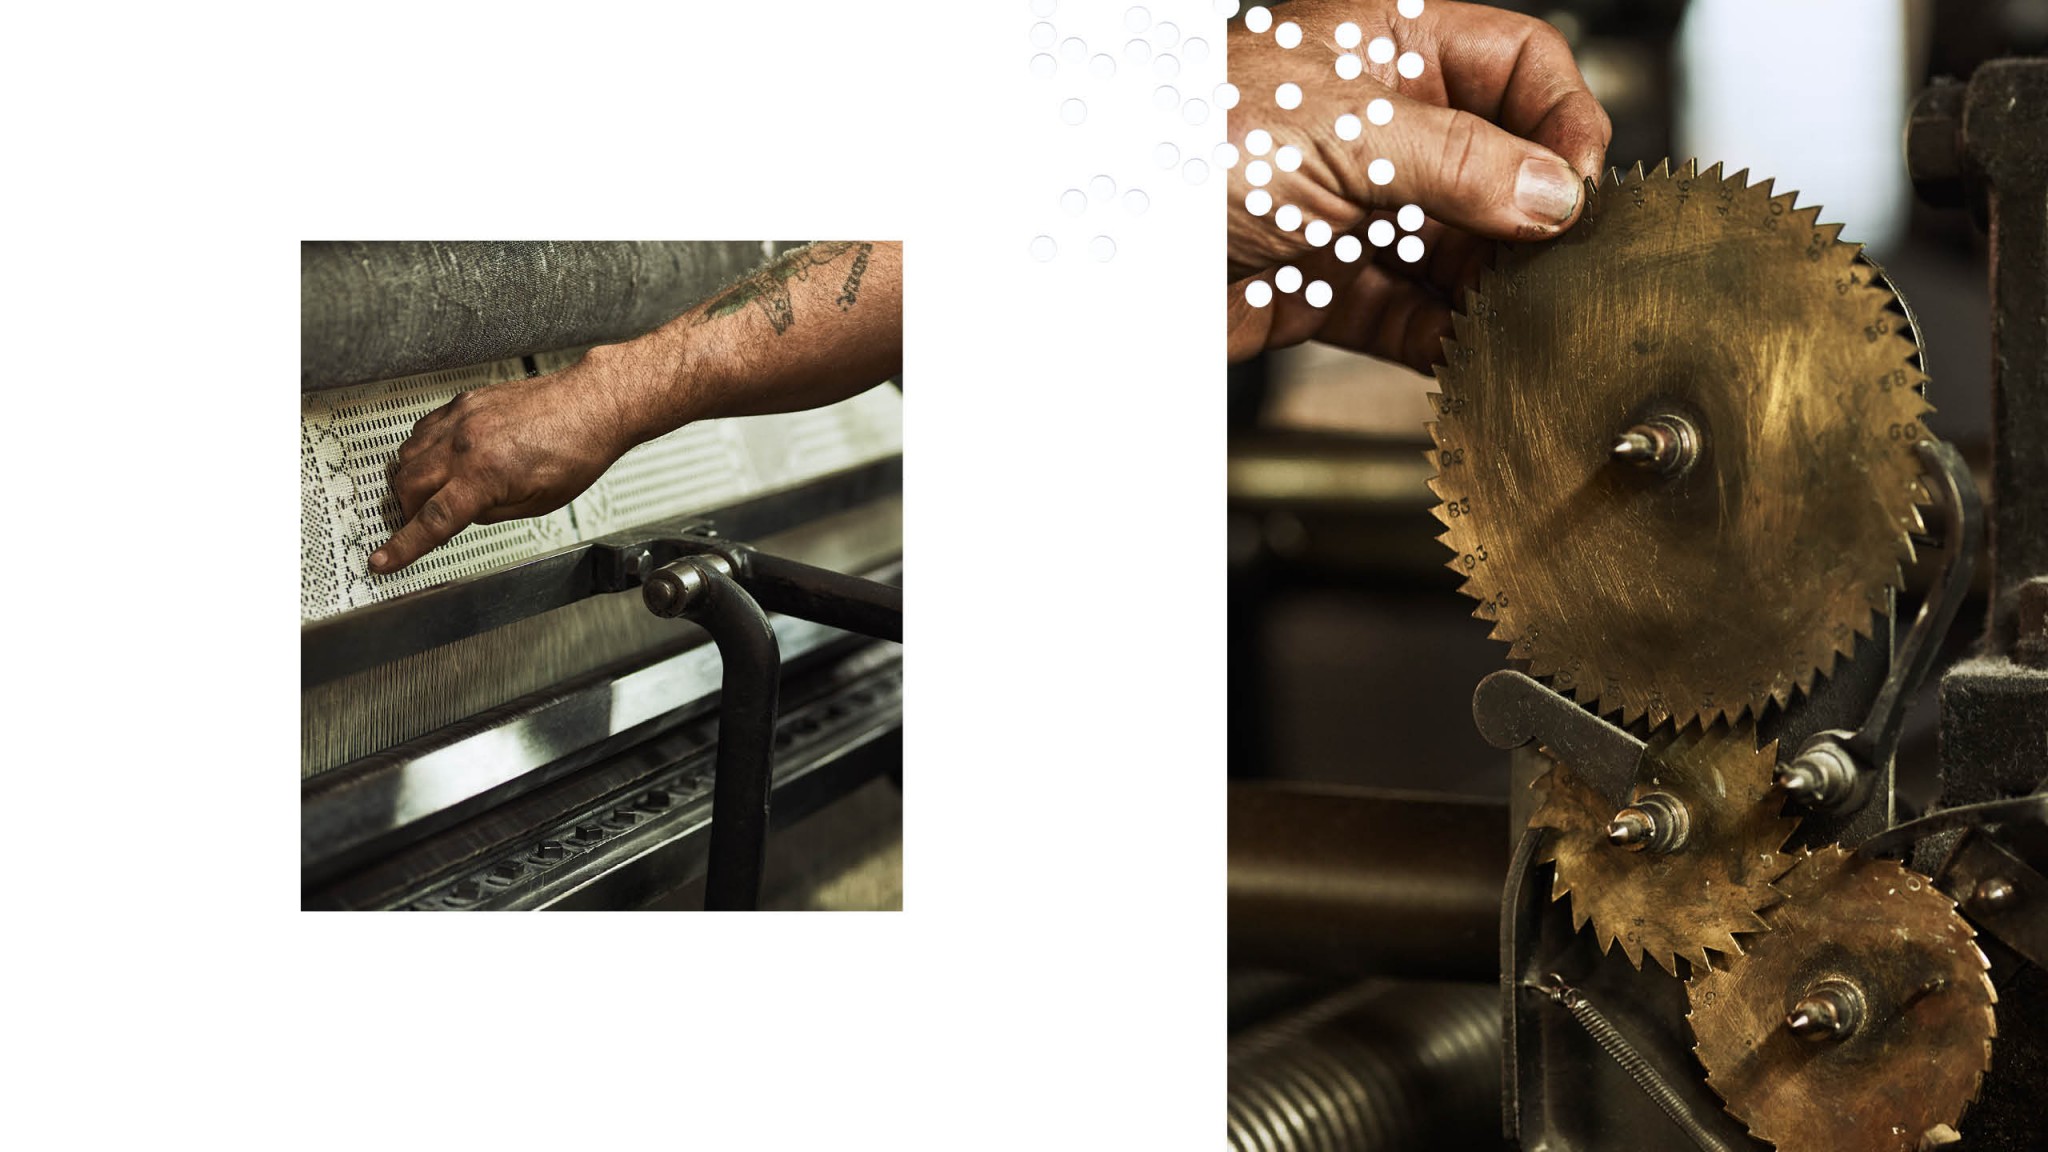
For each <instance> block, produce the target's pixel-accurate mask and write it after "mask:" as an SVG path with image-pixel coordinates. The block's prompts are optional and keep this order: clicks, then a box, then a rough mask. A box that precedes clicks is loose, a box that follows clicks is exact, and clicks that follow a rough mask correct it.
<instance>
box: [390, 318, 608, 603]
mask: <svg viewBox="0 0 2048 1152" xmlns="http://www.w3.org/2000/svg"><path fill="white" fill-rule="evenodd" d="M620 371H621V369H620V366H619V364H618V362H617V359H616V358H614V357H611V356H608V355H607V354H606V353H605V352H604V350H602V349H592V350H591V351H590V352H589V353H587V354H585V356H584V358H583V359H582V360H580V361H578V362H577V363H575V364H573V365H571V366H569V367H567V368H564V369H562V370H561V371H559V372H555V373H552V374H550V375H547V376H536V377H533V378H531V379H526V380H509V381H505V382H503V383H499V384H491V385H487V386H485V387H482V388H478V389H475V390H474V391H470V392H464V393H463V394H462V395H460V396H457V397H456V398H455V399H453V400H451V401H449V402H448V403H447V404H445V405H443V406H441V407H440V408H437V409H435V410H434V411H432V412H429V413H428V414H427V415H426V416H424V417H422V418H421V419H420V422H419V423H418V424H415V425H413V430H412V435H411V436H409V437H407V438H406V441H405V443H404V444H402V445H400V446H399V449H398V471H397V473H396V474H395V475H394V476H393V478H392V481H391V487H392V491H394V492H395V493H396V494H397V495H398V501H399V506H400V508H401V509H402V510H403V512H404V515H405V523H404V526H403V527H401V528H400V529H399V530H398V532H397V533H396V534H395V535H393V536H392V537H391V539H390V541H389V542H388V543H386V544H385V545H384V546H383V547H382V548H379V549H377V551H375V552H373V553H371V554H370V568H371V569H372V570H373V571H376V572H380V573H383V572H396V571H398V570H399V569H401V568H404V567H405V566H406V565H408V564H411V563H412V562H413V561H415V560H417V559H419V558H420V557H421V556H422V555H424V554H426V553H427V552H429V551H431V550H433V549H435V548H438V547H440V546H441V545H442V544H444V543H446V542H447V541H448V540H449V539H450V538H451V537H453V536H454V535H455V534H456V533H457V532H460V531H462V530H463V529H464V528H467V527H469V526H470V525H471V524H495V523H497V522H498V521H500V520H513V519H518V518H519V517H523V516H539V515H542V514H544V513H547V512H552V511H554V510H555V509H557V508H560V507H561V506H562V505H564V504H567V503H568V502H569V501H570V500H573V499H575V498H576V496H577V495H579V494H580V493H582V491H583V490H584V489H586V488H588V487H590V486H591V484H593V483H595V482H596V480H597V478H598V477H599V476H602V475H604V472H605V469H607V468H610V467H611V466H612V463H613V462H614V461H616V460H617V459H618V458H619V457H620V456H622V455H624V454H625V452H626V450H627V449H628V448H631V447H632V446H633V445H634V443H635V442H636V439H637V437H636V435H635V422H634V421H633V420H632V419H630V418H629V413H628V411H627V407H628V406H627V403H626V400H625V397H626V396H627V395H628V394H629V392H628V389H626V388H625V387H623V386H622V384H623V382H622V381H621V380H620V379H619V378H618V377H619V374H620Z"/></svg>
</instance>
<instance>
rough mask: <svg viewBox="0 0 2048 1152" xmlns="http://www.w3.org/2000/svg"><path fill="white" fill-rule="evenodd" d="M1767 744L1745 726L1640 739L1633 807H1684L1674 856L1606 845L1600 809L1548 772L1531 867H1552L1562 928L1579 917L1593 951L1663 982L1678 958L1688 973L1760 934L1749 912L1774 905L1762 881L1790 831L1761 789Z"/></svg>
mask: <svg viewBox="0 0 2048 1152" xmlns="http://www.w3.org/2000/svg"><path fill="white" fill-rule="evenodd" d="M1776 767H1777V744H1776V743H1772V744H1771V745H1769V746H1767V747H1765V748H1762V749H1759V748H1758V747H1757V746H1756V734H1755V732H1754V731H1753V730H1752V729H1750V728H1749V727H1748V726H1747V725H1743V726H1741V727H1738V728H1735V729H1733V730H1729V729H1727V728H1725V727H1722V726H1716V727H1714V728H1711V729H1707V730H1706V731H1704V732H1702V731H1701V730H1700V729H1698V728H1687V729H1684V730H1682V731H1680V732H1678V733H1675V734H1671V733H1667V734H1664V735H1662V736H1659V737H1657V738H1654V739H1652V740H1651V742H1650V744H1649V747H1648V748H1647V749H1646V750H1645V752H1644V754H1643V759H1642V762H1641V763H1640V764H1639V765H1638V766H1637V768H1636V783H1635V789H1634V792H1633V794H1632V799H1633V800H1634V801H1636V802H1638V803H1640V802H1642V801H1643V800H1644V799H1645V798H1646V797H1652V796H1660V797H1665V798H1668V799H1670V800H1673V801H1676V802H1677V803H1678V804H1679V805H1682V806H1683V809H1684V812H1685V820H1686V832H1685V842H1684V844H1683V845H1682V846H1681V847H1679V848H1677V849H1676V850H1674V851H1670V852H1658V851H1656V850H1654V849H1638V850H1631V849H1630V848H1627V847H1624V846H1622V845H1619V844H1616V843H1613V842H1611V840H1610V838H1609V825H1610V822H1611V821H1613V820H1614V818H1615V809H1614V805H1613V803H1612V802H1611V801H1609V800H1606V799H1604V798H1603V797H1601V796H1600V794H1599V793H1597V792H1596V791H1594V790H1593V789H1592V788H1589V787H1587V786H1586V785H1585V784H1583V783H1581V782H1580V781H1579V780H1578V779H1577V778H1576V777H1574V776H1573V775H1572V774H1571V772H1570V769H1569V766H1568V765H1560V764H1553V765H1552V767H1551V769H1550V772H1549V773H1548V774H1547V775H1545V776H1543V777H1540V778H1538V780H1537V781H1536V784H1535V786H1537V787H1541V788H1542V789H1544V798H1543V803H1542V805H1541V806H1540V807H1539V808H1537V810H1536V813H1535V815H1534V816H1533V817H1531V818H1530V821H1529V825H1530V827H1532V828H1548V829H1551V834H1550V835H1549V836H1547V837H1545V838H1544V848H1543V851H1542V853H1541V854H1540V855H1539V857H1538V859H1539V860H1541V861H1547V862H1551V863H1553V864H1554V866H1555V867H1554V870H1553V878H1552V881H1551V898H1552V899H1553V900H1560V899H1564V898H1566V897H1567V896H1569V897H1570V899H1571V908H1572V926H1573V927H1574V928H1582V927H1584V926H1585V924H1586V922H1587V921H1588V920H1591V921H1592V924H1593V936H1594V939H1595V940H1596V941H1597V942H1598V943H1599V945H1600V950H1601V951H1602V952H1606V951H1607V950H1609V949H1610V948H1612V947H1613V946H1614V945H1615V944H1616V943H1617V942H1618V943H1620V945H1621V948H1622V952H1623V953H1624V954H1625V955H1627V957H1628V960H1629V963H1631V964H1633V965H1635V966H1636V967H1637V968H1641V967H1642V966H1643V957H1644V956H1645V955H1648V956H1650V957H1651V958H1652V959H1654V960H1655V961H1656V962H1657V964H1658V965H1659V966H1660V967H1662V968H1663V969H1664V970H1665V971H1667V972H1670V973H1671V974H1672V975H1674V976H1675V975H1677V974H1678V967H1677V957H1680V956H1683V957H1685V958H1686V960H1687V961H1688V962H1689V963H1690V964H1691V965H1692V966H1693V967H1694V969H1695V970H1698V969H1700V968H1703V967H1705V966H1706V964H1707V963H1708V957H1707V953H1708V951H1709V950H1712V951H1715V952H1723V953H1739V952H1740V951H1741V950H1742V946H1741V943H1740V942H1739V941H1737V940H1736V938H1735V937H1736V935H1737V934H1738V933H1747V932H1761V931H1763V930H1764V921H1763V920H1762V919H1761V918H1760V917H1759V916H1758V915H1757V913H1758V911H1759V910H1760V909H1762V908H1764V907H1765V906H1767V905H1769V904H1771V903H1773V902H1775V901H1776V900H1777V899H1778V896H1777V893H1776V892H1775V891H1774V890H1773V889H1772V888H1771V881H1773V880H1776V879H1777V878H1778V877H1779V876H1781V875H1783V874H1784V872H1785V869H1787V868H1789V867H1791V866H1792V863H1793V859H1794V858H1793V857H1792V856H1790V855H1787V854H1784V853H1783V852H1782V849H1783V848H1784V846H1785V841H1786V840H1787V839H1788V838H1789V837H1790V836H1791V835H1792V833H1793V832H1794V831H1796V830H1797V829H1798V827H1799V821H1798V819H1797V818H1796V817H1790V816H1784V815H1782V814H1781V813H1780V809H1781V808H1782V806H1783V799H1784V794H1783V793H1781V792H1774V791H1773V790H1772V775H1773V773H1774V772H1775V770H1776Z"/></svg>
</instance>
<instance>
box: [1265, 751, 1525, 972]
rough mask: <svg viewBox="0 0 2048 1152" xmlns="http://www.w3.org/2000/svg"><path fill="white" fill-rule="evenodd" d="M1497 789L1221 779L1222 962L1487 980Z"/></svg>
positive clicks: (1495, 882)
mask: <svg viewBox="0 0 2048 1152" xmlns="http://www.w3.org/2000/svg"><path fill="white" fill-rule="evenodd" d="M1506 821H1507V805H1506V803H1505V802H1503V801H1498V800H1471V799H1465V798H1463V797H1453V796H1424V795H1415V794H1403V793H1396V792H1376V791H1371V790H1366V789H1356V788H1328V787H1304V786H1299V785H1292V786H1288V785H1271V784H1233V785H1231V787H1230V863H1229V881H1230V905H1229V915H1230V942H1229V943H1230V962H1231V964H1232V966H1234V967H1241V966H1246V965H1251V966H1261V967H1275V968H1281V969H1285V970H1289V971H1312V972H1328V973H1342V974H1345V975H1381V976H1416V977H1427V978H1432V979H1470V980H1492V979H1493V978H1494V975H1495V971H1496V968H1495V961H1496V953H1495V946H1496V942H1497V939H1498V931H1499V927H1500V896H1501V881H1502V879H1503V878H1504V877H1505V876H1506V875H1507V865H1508V862H1507V845H1506V844H1504V843H1502V842H1501V835H1500V830H1501V825H1502V824H1504V823H1505V822H1506Z"/></svg>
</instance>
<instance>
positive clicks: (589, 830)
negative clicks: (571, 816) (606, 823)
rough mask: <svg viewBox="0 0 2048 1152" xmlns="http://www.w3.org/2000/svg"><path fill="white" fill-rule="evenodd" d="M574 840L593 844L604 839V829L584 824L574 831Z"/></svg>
mask: <svg viewBox="0 0 2048 1152" xmlns="http://www.w3.org/2000/svg"><path fill="white" fill-rule="evenodd" d="M576 839H578V840H581V841H582V842H583V843H585V844H595V843H597V842H598V841H599V840H602V839H604V829H602V828H600V827H598V826H597V825H595V824H585V825H583V826H581V827H579V828H577V829H576Z"/></svg>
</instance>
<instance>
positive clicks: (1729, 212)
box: [1431, 164, 1929, 726]
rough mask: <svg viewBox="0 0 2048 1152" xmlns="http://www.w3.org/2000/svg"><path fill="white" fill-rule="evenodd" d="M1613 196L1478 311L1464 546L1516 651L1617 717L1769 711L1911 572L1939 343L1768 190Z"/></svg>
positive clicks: (1451, 495) (1454, 526)
mask: <svg viewBox="0 0 2048 1152" xmlns="http://www.w3.org/2000/svg"><path fill="white" fill-rule="evenodd" d="M1587 188H1588V198H1587V206H1586V210H1585V214H1584V215H1583V217H1582V218H1581V219H1580V221H1579V223H1578V224H1577V225H1575V226H1574V227H1573V228H1572V229H1571V230H1570V231H1569V232H1567V233H1565V235H1564V236H1563V237H1561V238H1559V239H1558V240H1555V241H1552V242H1549V243H1546V244H1542V245H1536V246H1527V247H1523V248H1520V249H1517V250H1515V251H1514V252H1512V253H1511V254H1510V255H1509V256H1508V257H1507V258H1506V259H1505V261H1504V262H1503V263H1502V265H1501V266H1500V267H1498V268H1496V269H1492V270H1489V271H1488V272H1486V273H1485V274H1484V275H1483V276H1482V277H1481V280H1480V284H1479V288H1478V290H1477V292H1476V293H1474V294H1472V295H1471V296H1470V297H1469V298H1468V307H1467V309H1466V312H1465V313H1464V314H1462V315H1460V316H1458V317H1456V318H1455V319H1454V326H1455V331H1456V339H1455V340H1451V341H1447V342H1446V344H1445V355H1446V359H1447V362H1446V363H1445V364H1443V365H1441V366H1440V367H1439V368H1438V371H1437V378H1438V381H1439V384H1440V387H1441V388H1442V392H1441V394H1440V395H1439V396H1437V397H1436V404H1437V410H1438V415H1439V419H1438V421H1437V422H1436V423H1435V424H1434V425H1432V426H1431V429H1432V435H1433V437H1434V439H1435V441H1436V451H1435V458H1436V463H1437V469H1438V474H1437V477H1436V479H1435V480H1434V481H1432V487H1433V488H1434V490H1435V491H1436V493H1437V495H1438V496H1439V497H1441V498H1442V500H1443V504H1442V505H1441V506H1439V507H1438V508H1437V509H1436V514H1437V516H1438V518H1439V519H1441V520H1442V521H1443V522H1444V523H1445V524H1446V525H1447V526H1448V529H1449V530H1448V531H1447V532H1445V533H1444V534H1443V536H1442V537H1441V539H1442V540H1443V541H1444V543H1446V544H1448V545H1449V546H1450V548H1451V550H1452V551H1453V552H1455V553H1456V559H1454V560H1453V561H1452V562H1451V567H1452V569H1453V570H1455V571H1457V572H1459V573H1460V574H1462V575H1464V576H1466V577H1468V580H1467V582H1466V584H1465V587H1464V590H1465V591H1466V592H1467V593H1468V594H1469V595H1471V596H1472V597H1474V598H1475V599H1477V600H1478V601H1479V602H1480V606H1479V608H1478V610H1477V611H1476V612H1474V613H1473V614H1474V615H1475V616H1478V617H1480V618H1482V619H1487V620H1492V621H1494V622H1495V628H1494V631H1493V636H1494V638H1496V639H1501V640H1506V641H1508V642H1509V644H1510V645H1511V649H1510V656H1512V657H1514V658H1517V659H1525V660H1528V661H1529V662H1530V669H1529V670H1530V673H1531V674H1532V675H1536V676H1548V677H1551V678H1552V682H1553V683H1554V684H1555V686H1556V687H1557V689H1558V690H1559V691H1561V692H1566V693H1569V694H1572V695H1574V696H1576V697H1577V698H1578V699H1579V700H1580V701H1582V702H1584V703H1586V704H1589V705H1592V706H1593V707H1594V709H1595V711H1598V712H1601V713H1603V714H1605V713H1610V712H1613V711H1615V710H1617V709H1618V710H1619V711H1620V712H1621V716H1622V722H1623V723H1629V722H1632V721H1634V720H1635V719H1636V718H1637V717H1640V716H1644V715H1647V716H1648V717H1649V718H1650V722H1651V724H1652V725H1653V726H1654V725H1658V724H1661V723H1663V722H1664V721H1665V720H1666V719H1675V720H1676V721H1677V723H1678V724H1680V725H1683V724H1685V723H1687V722H1689V721H1692V720H1694V719H1702V720H1703V721H1704V722H1711V721H1713V720H1714V719H1716V718H1727V719H1730V720H1734V719H1739V718H1741V717H1742V716H1744V715H1745V714H1761V712H1762V711H1763V709H1764V707H1765V706H1766V705H1767V704H1768V703H1769V702H1771V701H1773V700H1775V701H1776V702H1777V703H1778V704H1779V705H1780V706H1783V705H1784V704H1785V703H1787V702H1788V701H1789V699H1790V698H1791V696H1792V694H1793V692H1794V691H1795V690H1797V691H1808V690H1810V689H1811V688H1812V685H1813V679H1814V676H1815V674H1816V673H1827V672H1830V671H1832V669H1833V667H1834V661H1835V658H1836V656H1837V654H1841V655H1848V654H1851V653H1852V652H1853V651H1854V648H1855V637H1856V636H1857V635H1858V634H1863V635H1866V636H1867V635H1868V634H1869V632H1870V628H1871V620H1872V615H1873V613H1874V612H1879V611H1885V610H1888V605H1889V598H1888V597H1889V590H1890V589H1892V588H1895V587H1898V586H1899V584H1900V583H1901V577H1900V572H1899V565H1900V563H1901V561H1904V560H1909V559H1910V558H1911V556H1912V544H1911V541H1910V539H1909V537H1908V533H1909V532H1911V531H1913V530H1915V529H1917V528H1918V527H1919V524H1920V520H1919V514H1918V512H1917V510H1916V508H1915V504H1916V503H1918V502H1924V501H1925V500H1926V495H1925V492H1924V490H1923V488H1922V485H1921V483H1920V476H1921V474H1922V469H1921V465H1920V462H1919V460H1918V458H1917V457H1916V456H1915V454H1914V447H1913V446H1914V444H1915V443H1916V442H1917V441H1919V440H1921V439H1923V438H1925V437H1926V435H1927V434H1926V432H1925V430H1924V429H1923V427H1922V424H1921V421H1922V419H1923V417H1924V415H1925V414H1926V413H1927V412H1928V411H1929V408H1928V405H1927V403H1926V401H1925V400H1923V399H1922V398H1921V396H1920V394H1919V391H1918V389H1919V386H1920V384H1921V383H1922V382H1923V380H1924V377H1923V376H1922V375H1921V373H1920V370H1919V368H1918V367H1917V366H1916V364H1915V357H1916V355H1917V345H1916V343H1915V340H1914V339H1913V338H1912V336H1911V330H1910V326H1909V325H1908V323H1907V321H1906V317H1905V316H1904V314H1903V312H1902V311H1895V310H1894V309H1895V308H1899V307H1900V304H1899V301H1898V298H1897V297H1896V296H1894V295H1893V294H1892V292H1891V291H1890V289H1889V288H1888V287H1887V286H1885V283H1884V281H1883V279H1882V276H1881V274H1880V273H1878V272H1877V271H1876V270H1875V268H1874V267H1873V266H1871V265H1870V264H1868V263H1866V262H1863V261H1860V260H1859V259H1858V248H1857V246H1856V245H1852V244H1846V243H1842V242H1840V241H1838V240H1837V239H1836V236H1837V233H1838V232H1839V227H1838V226H1836V225H1819V226H1816V224H1815V220H1816V218H1817V216H1818V214H1819V211H1820V210H1819V208H1817V207H1809V208H1799V209H1795V208H1794V207H1793V194H1792V193H1785V194H1783V195H1778V196H1773V195H1772V194H1771V190H1770V184H1769V182H1768V181H1766V182H1765V183H1763V184H1760V185H1757V186H1754V187H1750V186H1746V185H1745V183H1744V180H1743V176H1742V174H1737V175H1735V176H1731V177H1728V178H1726V179H1723V178H1722V177H1721V174H1720V165H1718V164H1716V165H1714V166H1713V167H1711V168H1708V169H1707V170H1706V171H1705V172H1703V173H1699V174H1697V175H1695V174H1694V171H1693V166H1692V165H1691V164H1687V165H1685V166H1684V167H1682V168H1680V169H1679V171H1678V172H1676V173H1672V172H1670V171H1669V170H1668V169H1667V167H1666V166H1664V165H1659V166H1658V168H1657V170H1656V171H1654V172H1652V173H1650V174H1648V175H1645V174H1644V173H1643V171H1642V168H1641V166H1637V168H1636V169H1635V170H1634V171H1633V172H1631V173H1630V174H1629V175H1628V176H1627V177H1626V178H1623V177H1621V176H1620V175H1619V174H1611V175H1610V179H1609V181H1608V182H1607V183H1605V184H1603V185H1600V186H1598V187H1597V188H1596V187H1595V186H1593V185H1592V184H1590V183H1589V184H1588V185H1587Z"/></svg>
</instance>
